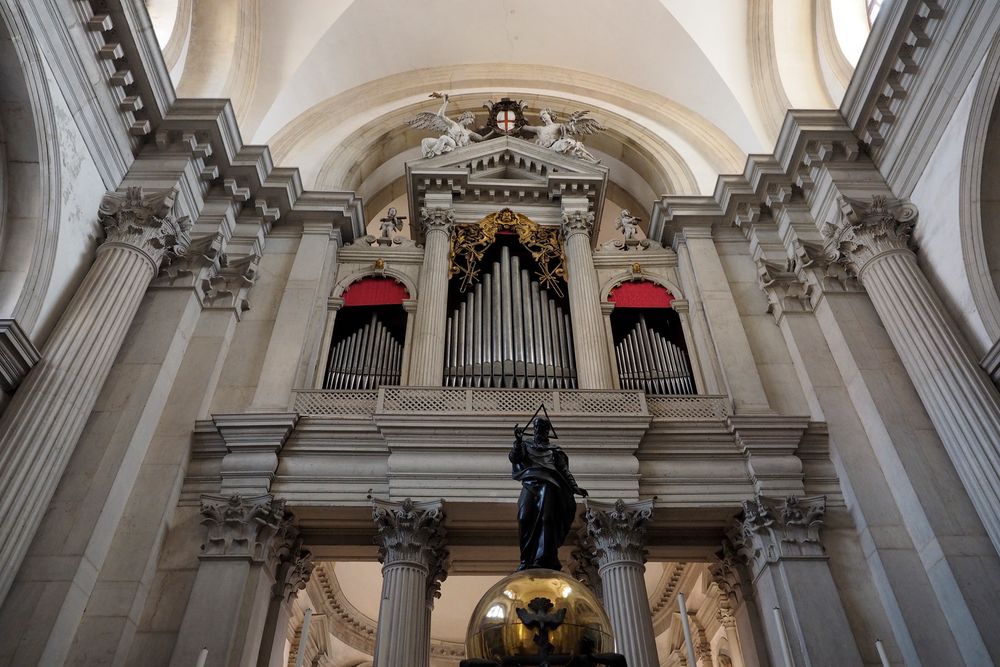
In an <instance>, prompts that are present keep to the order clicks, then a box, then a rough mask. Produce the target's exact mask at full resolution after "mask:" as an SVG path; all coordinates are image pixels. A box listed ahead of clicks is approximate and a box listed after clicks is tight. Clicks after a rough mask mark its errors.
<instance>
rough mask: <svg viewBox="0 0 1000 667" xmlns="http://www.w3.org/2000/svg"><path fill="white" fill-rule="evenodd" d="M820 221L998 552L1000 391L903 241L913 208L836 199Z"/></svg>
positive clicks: (832, 253) (830, 253)
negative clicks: (835, 211)
mask: <svg viewBox="0 0 1000 667" xmlns="http://www.w3.org/2000/svg"><path fill="white" fill-rule="evenodd" d="M841 209H842V217H841V220H840V221H839V222H838V223H837V224H830V223H827V224H826V225H824V227H823V235H824V237H826V239H827V242H826V246H825V249H826V252H827V257H828V258H829V259H830V260H833V261H838V262H840V263H842V264H844V265H845V266H846V267H847V268H848V269H849V270H851V271H852V272H853V273H855V274H856V275H857V276H858V278H859V279H860V281H861V283H862V285H863V286H864V288H865V290H866V291H867V292H868V295H869V297H870V298H871V300H872V304H873V305H874V306H875V310H876V311H878V314H879V317H880V318H881V320H882V323H883V325H885V329H886V332H887V333H888V334H889V338H890V339H891V340H892V342H893V345H894V346H895V348H896V352H897V353H898V354H899V358H900V360H901V361H902V362H903V365H904V366H905V367H906V371H907V373H909V375H910V377H911V379H912V380H913V385H914V387H915V388H916V390H917V393H918V394H919V396H920V400H921V401H922V402H923V404H924V407H925V408H926V409H927V414H928V415H929V416H930V418H931V421H932V422H933V424H934V427H935V429H936V430H937V432H938V435H939V436H940V437H941V441H942V442H943V443H944V446H945V449H946V450H947V452H948V455H949V457H950V458H951V461H952V463H953V464H954V465H955V469H956V470H957V471H958V474H959V477H960V478H961V480H962V483H963V485H964V486H965V489H966V491H967V492H968V494H969V498H970V499H971V500H972V504H973V505H974V506H975V508H976V511H977V513H978V514H979V517H980V519H981V520H982V522H983V525H984V527H985V528H986V531H987V533H988V534H989V536H990V539H991V540H992V541H993V545H994V546H995V547H996V548H997V550H998V551H1000V450H998V449H997V443H1000V394H998V392H997V389H996V387H995V386H994V385H993V384H992V383H991V382H990V381H989V378H988V377H987V376H986V375H985V374H984V373H983V372H982V370H981V369H980V368H979V366H978V364H977V362H976V359H975V358H974V357H973V355H972V353H971V351H970V350H969V348H968V345H967V343H966V342H965V341H964V340H963V339H962V337H961V335H960V334H959V333H958V328H957V326H956V324H955V322H954V321H953V320H952V319H951V317H950V316H949V315H948V313H947V311H946V310H945V308H944V305H943V304H942V303H941V300H940V299H939V298H938V296H937V294H936V293H935V292H934V290H933V288H931V285H930V283H929V282H928V281H927V278H926V277H925V276H924V274H923V272H922V271H921V270H920V267H919V266H917V260H916V255H915V254H914V253H913V251H912V250H911V249H910V248H909V247H908V242H909V239H910V233H911V231H912V229H913V226H914V224H915V222H916V216H917V211H916V208H915V207H914V206H912V205H911V204H906V203H903V202H899V201H887V200H886V199H884V198H882V197H874V198H873V199H872V201H871V203H868V202H864V201H859V200H856V199H849V198H842V199H841Z"/></svg>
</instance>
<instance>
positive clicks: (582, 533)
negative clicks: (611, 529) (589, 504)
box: [569, 524, 603, 599]
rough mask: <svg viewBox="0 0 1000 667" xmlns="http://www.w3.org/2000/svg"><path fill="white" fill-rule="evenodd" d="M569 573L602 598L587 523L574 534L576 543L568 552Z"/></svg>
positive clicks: (595, 559) (595, 558) (599, 577)
mask: <svg viewBox="0 0 1000 667" xmlns="http://www.w3.org/2000/svg"><path fill="white" fill-rule="evenodd" d="M569 573H570V575H572V577H573V578H574V579H576V580H577V581H579V582H582V583H583V584H585V585H586V586H587V587H588V588H590V589H591V590H592V591H594V593H595V594H596V595H597V597H598V598H602V599H603V594H602V590H601V575H600V568H599V567H598V565H597V557H596V556H595V555H594V542H593V540H592V539H591V538H590V534H589V531H588V526H587V524H584V525H583V526H581V527H580V530H579V531H578V532H577V535H576V545H575V546H574V547H573V551H572V552H571V553H570V559H569Z"/></svg>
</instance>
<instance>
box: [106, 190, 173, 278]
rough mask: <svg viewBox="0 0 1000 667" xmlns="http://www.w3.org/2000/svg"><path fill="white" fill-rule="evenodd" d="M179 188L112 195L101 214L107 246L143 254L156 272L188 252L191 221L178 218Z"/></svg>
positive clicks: (126, 191)
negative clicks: (175, 216)
mask: <svg viewBox="0 0 1000 667" xmlns="http://www.w3.org/2000/svg"><path fill="white" fill-rule="evenodd" d="M176 196H177V188H171V189H169V190H163V191H161V192H155V193H148V194H147V193H145V192H144V191H143V189H142V188H141V187H134V186H133V187H129V188H127V189H126V190H125V192H109V193H107V194H105V195H104V199H103V200H101V205H100V208H99V209H98V215H99V216H100V220H101V227H103V228H104V237H105V238H104V246H108V247H110V246H116V245H118V246H123V245H124V246H129V247H132V248H135V249H136V250H139V251H140V252H142V253H143V254H144V255H145V256H146V257H147V258H148V259H149V261H150V262H151V263H152V264H153V273H154V275H155V274H156V272H157V271H159V268H160V265H161V263H163V262H168V263H169V262H170V261H172V260H173V259H174V258H176V257H180V256H182V255H184V254H185V253H186V252H187V249H188V246H189V245H190V244H191V227H192V225H191V221H190V219H188V217H187V216H184V217H183V218H179V219H175V218H174V217H173V216H172V215H171V214H170V211H171V209H172V208H173V206H174V198H175V197H176Z"/></svg>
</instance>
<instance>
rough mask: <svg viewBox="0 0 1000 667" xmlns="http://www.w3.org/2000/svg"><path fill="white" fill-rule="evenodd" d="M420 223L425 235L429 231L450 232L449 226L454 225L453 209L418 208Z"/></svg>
mask: <svg viewBox="0 0 1000 667" xmlns="http://www.w3.org/2000/svg"><path fill="white" fill-rule="evenodd" d="M420 224H421V226H422V227H423V230H424V236H425V237H426V236H427V235H428V234H430V233H431V232H444V233H445V234H451V228H452V227H453V226H454V225H455V210H454V209H451V208H427V207H425V208H422V209H420Z"/></svg>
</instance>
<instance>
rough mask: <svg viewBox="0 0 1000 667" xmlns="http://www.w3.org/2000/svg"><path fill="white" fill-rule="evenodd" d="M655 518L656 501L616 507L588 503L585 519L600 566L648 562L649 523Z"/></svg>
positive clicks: (619, 500) (624, 503)
mask: <svg viewBox="0 0 1000 667" xmlns="http://www.w3.org/2000/svg"><path fill="white" fill-rule="evenodd" d="M652 516H653V501H652V500H642V501H639V502H632V503H626V502H625V501H624V500H622V499H620V498H619V499H618V500H616V501H615V503H614V505H609V504H606V503H599V502H596V501H591V500H588V501H587V509H586V511H585V513H584V518H585V520H586V522H587V537H588V540H589V543H590V544H591V545H592V548H593V554H594V557H595V560H596V561H597V565H598V567H600V568H604V567H606V566H607V565H609V564H612V563H618V562H621V561H630V562H633V563H639V564H642V563H645V562H646V522H648V521H649V519H650V518H651V517H652Z"/></svg>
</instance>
